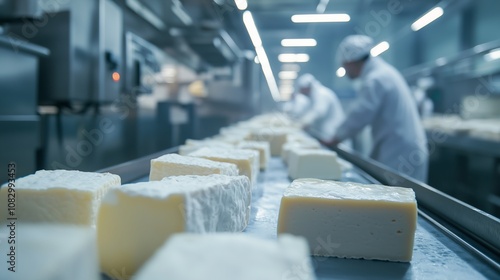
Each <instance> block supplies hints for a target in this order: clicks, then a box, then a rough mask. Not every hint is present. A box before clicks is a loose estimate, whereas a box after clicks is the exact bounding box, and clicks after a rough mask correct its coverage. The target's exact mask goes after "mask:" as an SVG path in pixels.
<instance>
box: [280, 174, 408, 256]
mask: <svg viewBox="0 0 500 280" xmlns="http://www.w3.org/2000/svg"><path fill="white" fill-rule="evenodd" d="M416 226H417V204H416V200H415V193H414V192H413V190H412V189H409V188H400V187H388V186H381V185H363V184H357V183H343V182H335V181H323V180H316V179H299V180H295V181H294V182H293V183H292V184H291V185H290V186H289V187H288V189H287V190H286V191H285V193H284V195H283V198H282V200H281V206H280V213H279V218H278V233H279V234H281V233H290V234H294V235H298V236H303V237H305V238H306V239H307V240H308V242H309V247H310V248H311V254H313V255H317V256H335V257H342V258H364V259H378V260H389V261H400V262H409V261H410V260H411V258H412V254H413V243H414V236H415V230H416ZM325 244H326V245H325Z"/></svg>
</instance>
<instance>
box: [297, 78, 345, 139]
mask: <svg viewBox="0 0 500 280" xmlns="http://www.w3.org/2000/svg"><path fill="white" fill-rule="evenodd" d="M297 97H298V96H297ZM344 119H345V114H344V110H343V109H342V105H341V104H340V101H339V99H338V97H337V95H336V94H335V93H334V92H333V91H332V90H330V89H328V88H327V87H325V86H323V85H322V84H321V83H320V82H318V81H313V82H312V84H311V94H310V96H309V102H308V103H307V105H306V107H305V108H304V109H303V114H302V115H301V116H300V117H299V122H300V123H301V125H303V126H305V127H306V128H307V131H308V132H309V133H311V134H312V135H313V136H315V137H317V138H319V139H321V140H324V141H328V140H331V139H332V138H333V136H334V135H335V132H336V131H337V128H338V127H339V125H340V124H341V123H342V122H343V121H344Z"/></svg>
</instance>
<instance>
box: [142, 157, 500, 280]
mask: <svg viewBox="0 0 500 280" xmlns="http://www.w3.org/2000/svg"><path fill="white" fill-rule="evenodd" d="M147 180H148V178H147V177H143V178H141V179H139V180H137V182H139V181H147ZM342 181H353V182H359V183H376V182H375V181H374V179H371V178H369V177H368V176H367V175H365V174H364V173H363V172H361V171H359V170H357V169H353V170H351V171H346V172H344V173H343V178H342ZM290 182H291V181H290V179H289V178H288V175H287V171H286V167H285V165H284V164H283V162H282V161H281V159H280V158H273V159H271V161H270V164H269V167H268V169H267V170H266V171H264V172H261V174H260V175H259V181H258V184H257V185H256V186H255V187H254V193H253V202H252V211H251V217H250V223H249V225H248V227H247V228H246V230H245V232H246V233H248V234H254V235H257V236H260V237H262V238H269V239H275V238H276V227H277V219H278V212H279V206H280V201H281V197H282V195H283V192H284V190H285V189H286V188H287V187H288V185H289V184H290ZM325 242H326V244H327V243H328V242H327V240H325ZM312 263H313V266H314V268H315V270H316V274H317V277H318V280H326V279H464V280H472V279H500V274H499V273H498V272H497V271H495V270H494V269H493V268H491V267H490V266H488V265H486V264H485V263H484V262H482V261H481V260H480V259H478V258H477V257H476V256H475V255H473V254H471V253H470V252H469V251H467V250H466V249H465V248H463V247H462V246H460V245H459V244H458V243H457V242H455V241H454V240H453V239H451V238H450V237H448V236H447V235H445V234H444V233H443V232H442V231H440V230H439V229H438V228H437V227H436V226H434V225H433V224H432V223H430V222H429V221H428V220H426V219H425V218H424V217H423V216H421V215H419V218H418V226H417V232H416V236H415V246H414V252H413V260H412V261H411V263H395V262H385V261H371V260H353V259H339V258H322V257H312ZM298 269H300V268H298ZM287 276H288V277H289V278H284V279H290V280H295V279H297V278H294V277H293V272H291V273H290V275H287ZM235 280H237V279H235ZM297 280H298V279H297Z"/></svg>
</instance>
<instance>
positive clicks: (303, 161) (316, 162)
mask: <svg viewBox="0 0 500 280" xmlns="http://www.w3.org/2000/svg"><path fill="white" fill-rule="evenodd" d="M288 175H289V176H290V178H292V179H298V178H316V179H325V180H338V179H340V178H342V168H341V166H340V164H339V163H338V161H337V153H335V152H333V151H328V150H322V149H302V148H294V149H291V151H290V153H289V159H288Z"/></svg>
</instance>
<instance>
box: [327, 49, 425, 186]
mask: <svg viewBox="0 0 500 280" xmlns="http://www.w3.org/2000/svg"><path fill="white" fill-rule="evenodd" d="M360 79H361V82H362V86H361V89H360V90H359V96H358V98H357V99H356V101H355V102H354V104H353V106H352V107H351V108H350V111H349V112H348V113H347V117H346V119H345V121H344V122H343V123H342V124H341V125H340V127H339V128H338V130H337V134H336V136H335V137H336V138H337V139H338V140H344V139H346V138H350V137H352V136H354V135H355V134H356V133H358V132H359V131H361V129H362V128H363V127H365V126H366V125H371V127H372V138H373V150H372V151H371V154H370V157H371V158H373V159H375V160H377V161H379V162H381V163H383V164H385V165H386V166H388V167H390V168H392V169H394V170H395V171H397V172H399V173H403V174H406V175H409V176H410V177H413V178H415V179H417V180H420V181H422V182H426V180H427V171H428V170H427V169H428V151H427V146H426V145H427V139H426V136H425V132H424V129H423V126H422V123H421V122H420V120H419V116H418V112H417V106H416V103H415V101H414V99H413V98H412V96H411V91H410V88H409V87H408V85H407V83H406V81H405V80H404V78H403V76H402V75H401V74H400V73H399V72H398V71H397V70H396V69H395V68H394V67H392V66H391V65H389V64H388V63H386V62H385V61H384V60H383V59H381V58H379V57H372V58H370V59H369V60H368V61H367V62H366V64H365V65H364V66H363V70H362V72H361V77H360ZM387 179H389V180H390V179H391V178H387Z"/></svg>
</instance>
